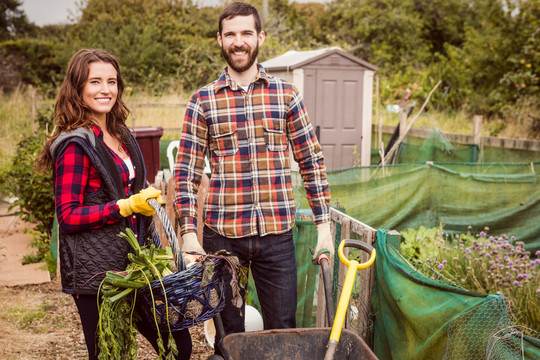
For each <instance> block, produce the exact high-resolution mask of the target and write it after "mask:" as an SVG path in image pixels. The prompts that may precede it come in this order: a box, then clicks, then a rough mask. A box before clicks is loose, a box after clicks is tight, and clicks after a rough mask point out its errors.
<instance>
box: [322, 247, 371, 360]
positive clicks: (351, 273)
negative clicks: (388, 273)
mask: <svg viewBox="0 0 540 360" xmlns="http://www.w3.org/2000/svg"><path fill="white" fill-rule="evenodd" d="M345 246H350V247H355V248H358V249H361V250H364V251H366V252H371V257H370V258H369V260H368V261H366V262H365V263H361V264H360V263H358V261H356V260H349V259H347V258H346V257H345V255H344V254H343V248H344V247H345ZM338 254H339V258H340V260H341V262H342V263H343V264H345V265H346V266H347V273H346V274H345V281H344V283H343V289H342V290H341V296H340V298H339V303H338V307H337V311H336V316H335V319H334V324H333V325H332V331H331V332H330V339H329V340H328V347H327V350H326V355H325V357H324V360H332V359H333V358H334V354H335V351H336V349H337V344H338V343H339V338H340V336H341V330H342V329H343V323H344V322H345V315H346V314H347V308H348V307H349V300H350V298H351V293H352V289H353V286H354V279H355V278H356V272H357V271H358V270H360V269H365V268H367V267H369V266H371V264H373V262H374V261H375V256H376V253H375V249H373V247H371V246H369V245H368V244H366V243H363V242H361V241H358V240H343V241H342V242H341V244H339V248H338Z"/></svg>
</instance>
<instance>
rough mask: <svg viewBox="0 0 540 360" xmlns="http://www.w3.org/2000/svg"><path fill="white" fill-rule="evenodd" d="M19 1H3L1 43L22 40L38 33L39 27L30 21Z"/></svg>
mask: <svg viewBox="0 0 540 360" xmlns="http://www.w3.org/2000/svg"><path fill="white" fill-rule="evenodd" d="M21 5H22V2H20V1H18V0H2V1H1V2H0V41H6V40H12V39H16V38H20V37H22V36H24V35H33V34H35V33H36V29H37V26H36V25H34V24H33V23H31V22H29V21H28V18H27V17H26V14H25V13H24V11H23V10H22V9H19V6H21Z"/></svg>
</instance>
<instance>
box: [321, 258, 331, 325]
mask: <svg viewBox="0 0 540 360" xmlns="http://www.w3.org/2000/svg"><path fill="white" fill-rule="evenodd" d="M318 263H319V265H321V272H322V276H323V284H324V297H325V299H326V316H327V318H328V323H329V324H333V323H334V298H333V297H332V277H331V275H330V260H329V259H328V256H326V254H324V253H323V254H321V255H320V256H319V260H318Z"/></svg>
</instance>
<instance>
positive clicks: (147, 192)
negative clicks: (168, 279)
mask: <svg viewBox="0 0 540 360" xmlns="http://www.w3.org/2000/svg"><path fill="white" fill-rule="evenodd" d="M152 198H154V199H156V200H157V202H158V203H160V204H163V199H162V198H161V191H159V190H157V189H156V188H154V187H152V186H150V187H147V188H146V189H142V190H141V192H139V193H138V194H134V195H131V196H130V197H128V198H127V199H120V200H118V201H117V202H116V204H118V207H119V208H120V215H122V216H123V217H126V216H129V215H131V214H133V213H139V214H143V215H145V216H150V215H154V214H155V213H156V211H155V210H154V209H153V208H152V207H151V206H150V204H148V203H147V202H146V200H148V199H152Z"/></svg>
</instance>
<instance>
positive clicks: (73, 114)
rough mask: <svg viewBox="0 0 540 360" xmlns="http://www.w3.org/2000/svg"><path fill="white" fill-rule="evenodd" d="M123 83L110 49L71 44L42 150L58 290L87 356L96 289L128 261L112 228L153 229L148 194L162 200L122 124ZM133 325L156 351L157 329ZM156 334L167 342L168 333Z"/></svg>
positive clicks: (141, 232)
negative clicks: (51, 202)
mask: <svg viewBox="0 0 540 360" xmlns="http://www.w3.org/2000/svg"><path fill="white" fill-rule="evenodd" d="M123 90H124V82H123V81H122V76H121V74H120V68H119V64H118V61H117V60H116V58H115V57H114V56H112V55H111V54H109V53H107V52H105V51H102V50H98V49H83V50H80V51H79V52H77V53H76V54H75V55H74V56H73V58H72V59H71V61H70V63H69V65H68V69H67V73H66V77H65V79H64V82H63V83H62V86H61V87H60V90H59V92H58V95H57V99H56V105H55V119H54V120H55V126H56V129H55V132H54V135H53V136H52V137H51V138H50V139H49V140H48V142H47V143H46V145H45V148H44V149H43V152H42V154H41V156H40V163H41V164H42V165H43V166H47V167H48V168H52V169H53V170H54V182H55V206H56V213H57V217H58V224H59V228H60V230H61V231H60V246H59V256H60V273H61V277H62V291H63V292H65V293H67V294H70V295H72V296H73V298H74V300H75V304H76V305H77V308H78V311H79V315H80V318H81V323H82V327H83V331H84V337H85V340H86V346H87V348H88V353H89V358H90V359H97V350H96V339H95V334H96V329H97V325H98V320H99V314H98V307H97V297H98V289H99V285H100V283H101V281H102V280H103V278H104V276H105V274H104V272H106V271H107V270H125V269H126V266H127V264H128V257H127V254H128V252H129V251H130V245H129V244H128V243H127V241H125V240H124V239H122V238H120V237H119V236H118V234H119V233H120V232H121V231H125V229H126V227H127V226H129V227H130V228H131V229H132V230H133V231H134V232H135V233H136V234H137V235H138V238H139V242H140V243H143V242H144V241H147V239H148V238H149V237H157V235H155V234H152V232H151V231H149V230H150V229H151V228H152V222H151V220H152V218H151V215H153V214H154V213H155V211H154V210H153V209H152V207H151V206H150V205H148V203H147V202H146V200H147V199H149V198H155V199H158V201H161V197H160V191H158V190H156V189H154V188H153V187H146V181H145V178H146V174H145V168H144V162H143V157H142V154H141V151H140V149H139V147H138V145H137V142H136V140H135V139H134V137H133V136H132V135H131V133H130V131H129V129H128V128H127V126H126V124H125V121H126V118H127V115H128V113H129V110H128V108H127V106H126V105H125V103H124V102H123V101H122V93H123ZM155 241H156V239H155ZM157 241H159V240H158V239H157ZM137 328H138V330H139V331H140V332H141V333H142V334H143V335H144V336H145V337H146V338H147V339H148V341H149V342H150V343H151V344H152V346H153V347H154V348H155V349H156V351H157V349H158V344H157V337H158V333H157V331H156V330H155V329H154V328H153V327H152V325H151V324H150V322H148V321H146V320H144V319H143V320H141V321H139V322H138V323H137ZM173 336H174V338H175V340H176V344H177V347H178V350H179V355H178V356H177V359H189V358H190V356H191V338H190V334H189V331H188V330H183V331H178V332H174V333H173ZM162 338H163V340H164V342H165V348H167V345H166V341H167V338H168V336H162Z"/></svg>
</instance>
